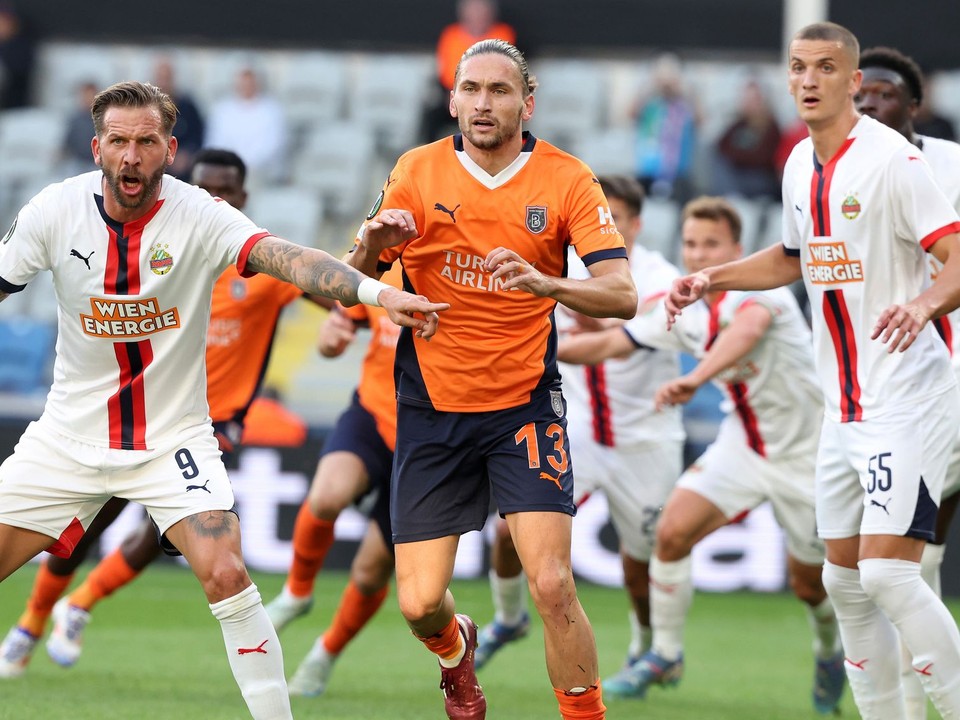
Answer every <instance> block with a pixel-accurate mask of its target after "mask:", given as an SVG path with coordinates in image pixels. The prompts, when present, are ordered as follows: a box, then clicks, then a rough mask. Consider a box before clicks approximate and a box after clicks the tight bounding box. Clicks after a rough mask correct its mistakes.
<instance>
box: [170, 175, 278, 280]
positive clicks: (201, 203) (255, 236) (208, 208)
mask: <svg viewBox="0 0 960 720" xmlns="http://www.w3.org/2000/svg"><path fill="white" fill-rule="evenodd" d="M189 202H190V203H193V204H194V208H195V210H196V211H197V214H198V217H199V219H198V223H199V230H200V234H201V236H202V237H203V240H204V241H205V242H204V250H205V252H206V254H207V257H208V258H209V260H210V262H211V264H212V265H213V266H214V267H215V268H217V269H218V270H219V271H223V270H224V269H226V268H227V267H228V266H229V265H231V264H234V263H236V266H237V272H238V273H240V275H242V276H243V277H250V276H251V275H254V274H255V273H254V272H252V271H250V270H248V269H247V256H248V255H249V254H250V250H251V249H252V248H253V246H254V245H255V244H256V243H257V241H258V240H261V239H263V238H265V237H267V236H268V235H270V232H269V231H267V230H265V229H264V228H262V227H260V226H258V225H257V224H256V223H254V222H253V221H252V220H250V219H249V218H248V217H247V216H246V215H244V214H243V213H242V212H240V211H239V210H237V209H236V208H234V207H233V206H231V205H230V203H227V202H224V201H223V200H220V199H219V198H212V197H210V195H208V194H207V193H206V192H205V191H203V190H200V189H199V188H198V189H196V191H195V192H193V193H192V194H191V195H190V197H189Z"/></svg>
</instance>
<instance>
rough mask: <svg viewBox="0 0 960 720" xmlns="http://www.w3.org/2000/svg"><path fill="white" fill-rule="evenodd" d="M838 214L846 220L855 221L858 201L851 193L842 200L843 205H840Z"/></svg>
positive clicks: (858, 206)
mask: <svg viewBox="0 0 960 720" xmlns="http://www.w3.org/2000/svg"><path fill="white" fill-rule="evenodd" d="M840 213H841V214H842V215H843V216H844V217H845V218H846V219H847V220H855V219H856V218H857V216H858V215H859V214H860V201H859V200H857V196H856V195H854V194H853V193H850V194H849V195H847V196H846V197H845V198H844V199H843V203H841V205H840Z"/></svg>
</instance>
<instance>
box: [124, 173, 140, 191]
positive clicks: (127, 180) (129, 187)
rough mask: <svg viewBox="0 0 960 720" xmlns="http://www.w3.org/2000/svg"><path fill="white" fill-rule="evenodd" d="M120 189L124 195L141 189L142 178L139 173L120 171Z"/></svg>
mask: <svg viewBox="0 0 960 720" xmlns="http://www.w3.org/2000/svg"><path fill="white" fill-rule="evenodd" d="M120 189H121V190H122V191H123V192H124V194H126V195H136V194H138V193H139V192H140V191H141V190H142V189H143V180H142V179H141V178H140V176H139V175H130V174H126V173H122V174H121V175H120Z"/></svg>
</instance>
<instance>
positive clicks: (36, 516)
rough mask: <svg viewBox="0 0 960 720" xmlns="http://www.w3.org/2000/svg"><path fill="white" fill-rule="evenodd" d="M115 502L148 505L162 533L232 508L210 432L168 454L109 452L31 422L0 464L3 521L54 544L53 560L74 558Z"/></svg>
mask: <svg viewBox="0 0 960 720" xmlns="http://www.w3.org/2000/svg"><path fill="white" fill-rule="evenodd" d="M111 497H121V498H126V499H128V500H132V501H133V502H137V503H140V504H141V505H143V506H144V507H145V508H146V509H147V512H149V513H150V517H152V518H153V521H154V522H155V523H156V524H157V527H158V528H159V529H160V532H161V533H163V532H166V531H167V529H168V528H169V527H170V526H171V525H173V524H174V523H176V522H178V521H180V520H182V519H183V518H185V517H187V516H189V515H195V514H196V513H200V512H204V511H207V510H229V509H230V508H232V507H233V503H234V501H233V490H232V488H231V487H230V480H229V479H228V477H227V471H226V469H225V468H224V466H223V462H222V461H221V459H220V448H219V446H218V444H217V441H216V439H215V438H214V436H213V429H212V427H210V426H200V427H197V428H194V429H192V430H191V431H189V432H186V433H184V435H182V436H181V437H180V438H178V442H177V443H176V444H174V445H172V446H170V447H166V448H163V449H157V450H112V449H109V448H103V447H98V446H95V445H87V444H85V443H81V442H78V441H76V440H73V439H72V438H68V437H64V436H63V435H60V434H59V433H56V432H54V431H52V430H50V429H49V428H47V427H45V426H43V425H41V424H40V423H37V422H33V423H30V425H29V426H28V427H27V429H26V430H25V431H24V433H23V435H22V436H21V437H20V441H19V442H18V443H17V445H16V447H15V448H14V450H13V455H11V456H10V457H8V458H7V459H6V460H5V461H4V462H3V464H0V523H4V524H7V525H13V526H15V527H22V528H27V529H29V530H34V531H36V532H39V533H42V534H44V535H48V536H50V537H52V538H54V540H55V541H56V542H55V543H54V545H53V546H51V547H50V549H49V551H50V552H51V553H53V554H56V555H61V556H64V557H69V555H70V553H71V552H72V551H73V548H74V547H75V546H76V543H77V541H78V540H79V539H80V537H81V536H82V535H83V533H84V531H85V530H86V529H87V527H88V526H89V525H90V522H91V521H92V520H93V518H94V516H95V515H96V514H97V512H99V510H100V508H101V507H102V506H103V504H104V503H105V502H106V501H107V500H108V499H110V498H111Z"/></svg>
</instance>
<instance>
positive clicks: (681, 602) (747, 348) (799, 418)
mask: <svg viewBox="0 0 960 720" xmlns="http://www.w3.org/2000/svg"><path fill="white" fill-rule="evenodd" d="M682 218H683V224H682V228H681V240H682V253H683V261H684V265H685V266H686V268H687V270H688V271H690V272H697V271H699V270H702V269H704V268H707V267H711V266H713V265H718V264H721V263H724V262H728V261H730V260H733V259H736V258H738V257H740V253H741V246H740V231H741V221H740V216H739V215H738V214H737V212H736V210H735V209H734V208H733V206H732V205H730V203H729V202H727V201H726V200H723V199H722V198H710V197H702V198H698V199H696V200H693V201H691V202H690V203H688V204H687V205H686V206H685V207H684V209H683V215H682ZM662 312H663V310H662V306H658V307H655V308H649V310H648V312H641V313H640V314H638V315H637V317H636V318H634V319H633V320H631V321H630V322H628V323H627V324H626V326H625V327H624V328H623V331H620V332H614V331H612V330H605V331H602V332H599V333H584V334H582V335H577V336H574V337H572V338H570V339H569V340H568V341H567V344H568V345H569V346H570V347H568V348H566V349H563V348H561V352H562V353H563V354H564V355H569V354H571V353H573V352H576V353H577V354H578V355H580V357H581V358H583V359H584V360H586V361H593V360H597V359H603V358H606V357H615V356H617V355H619V354H621V353H623V352H625V351H627V350H629V349H630V348H631V347H635V346H636V345H638V344H639V345H641V346H648V347H649V346H652V347H661V348H671V349H675V350H683V351H685V352H688V353H690V354H692V355H694V356H696V357H698V358H699V360H700V361H699V363H698V364H697V366H696V367H695V368H694V369H693V370H692V371H690V372H689V373H688V374H686V375H684V376H682V377H679V378H672V379H670V380H669V381H668V382H666V383H664V384H663V385H661V386H660V387H659V388H658V389H657V390H656V393H655V401H656V403H657V405H658V406H659V407H669V406H673V405H680V404H683V403H686V402H688V401H689V400H690V399H691V398H692V397H693V394H694V393H695V392H696V391H697V390H698V389H699V388H700V386H701V385H703V384H704V383H706V382H708V381H713V382H714V383H716V384H717V386H718V387H719V388H720V389H721V391H722V392H723V393H724V394H725V395H726V398H727V401H728V403H729V405H730V406H731V407H732V408H733V412H731V413H730V414H729V415H727V416H726V418H725V419H724V420H723V422H722V423H721V426H720V431H719V433H718V435H717V439H716V441H715V442H713V443H712V444H711V445H710V447H709V448H708V449H707V451H706V452H705V453H704V454H703V455H702V456H701V457H700V458H699V459H698V460H697V461H696V462H695V463H694V464H693V465H692V466H691V467H690V468H689V469H688V470H687V471H686V472H685V473H684V474H683V476H682V477H681V478H680V480H679V481H678V483H677V487H676V489H674V490H673V492H672V493H671V494H670V497H669V499H668V500H667V502H666V505H665V507H664V509H663V513H662V515H661V516H660V520H659V523H658V525H657V531H656V544H655V549H654V558H653V560H652V561H651V567H650V580H651V583H650V585H651V589H650V604H651V618H652V626H653V639H652V647H651V648H650V649H649V650H648V651H647V652H646V653H645V654H644V655H643V656H642V657H641V658H640V659H639V660H637V661H635V662H633V663H632V664H629V665H628V666H627V667H625V668H624V669H623V670H622V671H621V672H620V673H618V674H617V675H615V676H614V677H612V678H609V679H608V680H605V681H604V690H605V691H606V692H607V693H610V694H613V695H615V696H620V697H644V696H645V695H646V692H647V689H648V687H649V686H650V685H654V684H659V685H669V684H675V683H677V682H678V681H679V680H680V677H681V675H682V673H683V631H684V626H685V624H686V616H687V613H688V611H689V608H690V604H691V602H692V599H693V581H692V574H691V569H692V568H691V557H690V553H691V552H692V550H693V547H694V545H696V544H697V543H698V542H699V541H700V540H702V539H703V538H705V537H706V536H707V535H709V534H710V533H712V532H714V531H715V530H717V529H719V528H721V527H723V526H724V525H726V524H728V523H729V522H732V521H734V520H736V519H737V518H738V517H742V516H743V515H744V514H745V513H746V512H749V511H750V510H752V509H754V508H756V507H757V506H758V505H760V504H761V503H763V502H765V501H770V502H771V504H772V505H773V510H774V514H775V516H776V518H777V521H778V522H779V523H780V526H781V527H782V528H783V529H784V531H785V532H786V536H787V553H788V554H787V558H788V559H787V569H788V574H789V582H790V587H791V588H792V589H793V591H794V593H795V594H796V595H797V597H798V598H799V599H800V600H801V601H803V602H804V603H805V604H806V606H807V612H808V617H809V620H810V625H811V627H812V628H813V630H814V654H815V662H816V666H815V673H814V688H813V702H814V706H815V708H816V709H817V710H818V711H819V712H823V713H828V712H833V711H834V710H835V709H836V707H837V704H838V703H839V701H840V696H841V694H842V692H843V686H844V675H843V654H842V652H841V648H840V643H839V635H838V632H837V622H836V617H835V614H834V611H833V607H832V605H831V604H830V601H829V600H828V599H827V595H826V591H825V590H824V588H823V584H822V582H821V578H820V575H821V568H822V567H823V559H824V547H823V543H822V541H820V540H819V539H818V538H817V536H816V532H815V528H816V521H815V515H814V497H813V496H814V459H815V457H816V433H815V432H812V431H813V430H815V429H816V428H817V427H818V426H819V424H820V418H821V416H822V413H823V410H822V405H823V399H822V396H821V394H820V389H819V386H818V385H817V380H816V376H815V375H814V373H813V369H812V365H813V358H812V354H811V352H810V347H809V346H810V331H809V329H808V328H807V324H806V321H805V320H804V318H803V315H802V313H801V311H800V308H799V307H798V305H797V303H796V300H795V299H794V296H793V294H792V293H791V292H790V291H789V290H786V289H777V290H772V291H768V292H754V293H750V292H716V293H708V294H707V295H706V296H705V302H704V303H700V304H698V306H697V307H696V308H691V309H690V310H688V311H687V312H686V313H684V316H683V317H682V318H681V321H682V322H681V323H680V324H679V325H678V326H677V327H675V328H674V331H673V332H666V329H665V327H664V325H663V322H662ZM624 331H625V332H624Z"/></svg>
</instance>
